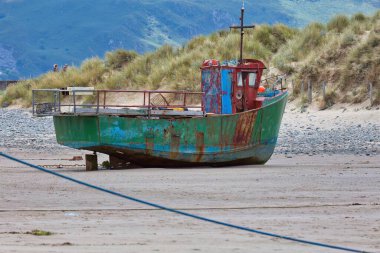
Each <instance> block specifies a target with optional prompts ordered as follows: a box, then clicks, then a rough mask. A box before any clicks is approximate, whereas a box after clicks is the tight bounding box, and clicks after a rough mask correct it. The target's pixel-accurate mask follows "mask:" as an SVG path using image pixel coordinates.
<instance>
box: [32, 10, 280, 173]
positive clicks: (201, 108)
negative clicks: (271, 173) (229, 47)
mask: <svg viewBox="0 0 380 253" xmlns="http://www.w3.org/2000/svg"><path fill="white" fill-rule="evenodd" d="M243 14H244V10H243V9H242V18H243ZM240 28H241V31H242V38H243V29H244V28H245V27H244V26H243V23H242V24H241V26H240ZM264 69H265V65H264V64H263V62H261V61H259V60H253V59H243V58H242V50H241V57H240V60H239V61H228V62H220V61H218V60H206V61H204V62H203V64H202V65H201V73H202V83H201V90H202V92H188V91H128V90H121V91H114V90H88V89H86V90H83V89H82V90H81V89H78V88H77V89H75V88H73V89H69V90H63V91H62V90H34V91H33V101H34V102H33V113H34V114H35V115H39V116H41V115H53V118H54V126H55V131H56V137H57V141H58V143H60V144H62V145H65V146H68V147H72V148H76V149H84V150H90V151H94V152H100V153H104V154H108V155H109V156H110V159H111V161H112V160H114V161H118V162H120V161H126V162H130V163H133V164H138V165H142V166H163V167H169V166H186V165H190V166H194V165H216V166H224V165H237V164H263V163H265V162H267V161H268V160H269V158H270V157H271V155H272V154H273V151H274V148H275V145H276V142H277V138H278V133H279V129H280V125H281V119H282V116H283V113H284V109H285V105H286V101H287V96H288V93H287V91H286V89H283V87H282V83H283V82H282V80H280V79H278V80H277V82H273V83H272V87H266V89H263V87H262V81H261V77H262V74H263V70H264ZM279 80H280V81H279ZM42 93H49V95H48V96H47V97H49V98H51V99H52V100H50V101H49V102H46V101H43V102H41V100H39V98H40V97H41V94H42ZM51 93H52V94H51ZM115 94H117V97H119V96H120V95H122V94H127V95H129V98H130V97H131V95H136V94H139V95H140V96H141V102H140V103H138V104H127V103H124V104H121V103H118V104H109V103H107V98H109V97H110V96H111V97H112V96H113V97H115V96H116V95H115ZM86 95H91V96H93V97H94V99H93V100H92V101H93V103H88V102H87V103H83V101H88V100H83V99H81V97H83V96H86ZM45 97H46V96H45ZM194 97H198V98H194ZM90 101H91V100H90ZM125 101H128V96H127V97H126V99H125ZM125 101H124V102H125ZM111 164H115V163H114V162H112V163H111Z"/></svg>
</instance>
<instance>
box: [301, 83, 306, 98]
mask: <svg viewBox="0 0 380 253" xmlns="http://www.w3.org/2000/svg"><path fill="white" fill-rule="evenodd" d="M304 90H305V89H304V83H303V81H302V83H301V97H303V92H304Z"/></svg>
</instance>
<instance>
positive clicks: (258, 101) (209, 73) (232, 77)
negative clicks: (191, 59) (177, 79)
mask: <svg viewBox="0 0 380 253" xmlns="http://www.w3.org/2000/svg"><path fill="white" fill-rule="evenodd" d="M264 69H266V67H265V65H264V63H263V62H261V61H259V60H253V59H245V60H243V62H242V63H241V64H238V63H237V62H234V61H228V62H222V63H220V62H219V61H217V60H206V61H204V62H203V64H202V67H201V71H202V91H203V92H204V96H203V105H204V108H205V111H206V113H214V114H234V113H239V112H243V111H248V110H252V109H256V108H260V107H261V106H262V102H263V98H262V97H259V96H258V89H259V87H260V80H261V76H262V74H263V71H264Z"/></svg>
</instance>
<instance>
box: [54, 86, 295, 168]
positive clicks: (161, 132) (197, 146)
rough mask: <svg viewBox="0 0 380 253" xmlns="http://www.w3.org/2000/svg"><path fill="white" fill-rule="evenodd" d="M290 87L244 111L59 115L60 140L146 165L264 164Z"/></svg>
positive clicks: (275, 138)
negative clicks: (159, 115) (204, 114)
mask: <svg viewBox="0 0 380 253" xmlns="http://www.w3.org/2000/svg"><path fill="white" fill-rule="evenodd" d="M287 95H288V94H287V92H284V93H282V94H280V95H278V96H276V97H273V98H268V99H266V100H265V101H264V103H263V107H262V108H259V109H255V110H250V111H246V112H242V113H238V114H230V115H210V116H207V117H196V118H175V119H147V118H145V119H143V118H128V117H122V116H111V115H97V116H96V115H95V116H86V115H57V116H54V125H55V130H56V136H57V141H58V143H60V144H62V145H65V146H68V147H72V148H76V149H85V150H91V151H97V152H101V153H105V154H109V155H111V156H114V157H118V158H120V159H124V160H127V161H130V162H132V163H135V164H138V165H142V166H160V167H172V166H196V165H215V166H223V165H234V164H263V163H265V162H267V161H268V160H269V158H270V157H271V155H272V154H273V151H274V148H275V145H276V142H277V137H278V132H279V129H280V124H281V119H282V115H283V112H284V109H285V105H286V100H287Z"/></svg>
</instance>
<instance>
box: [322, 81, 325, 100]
mask: <svg viewBox="0 0 380 253" xmlns="http://www.w3.org/2000/svg"><path fill="white" fill-rule="evenodd" d="M322 97H323V101H326V82H325V81H323V83H322Z"/></svg>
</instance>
